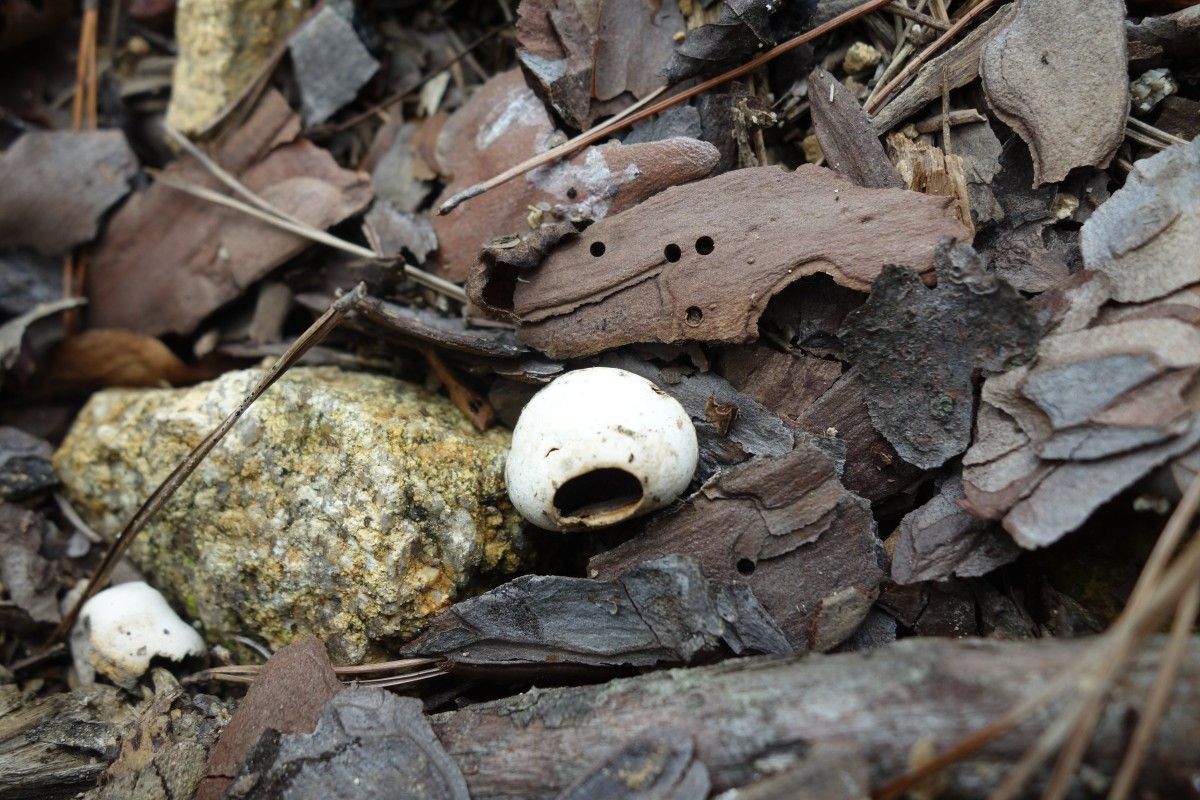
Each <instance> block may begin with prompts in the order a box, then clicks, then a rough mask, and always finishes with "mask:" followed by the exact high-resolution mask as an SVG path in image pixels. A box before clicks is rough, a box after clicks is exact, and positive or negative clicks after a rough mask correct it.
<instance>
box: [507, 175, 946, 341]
mask: <svg viewBox="0 0 1200 800" xmlns="http://www.w3.org/2000/svg"><path fill="white" fill-rule="evenodd" d="M731 205H736V206H737V208H738V209H739V212H738V214H736V215H731V214H730V213H729V208H730V206H731ZM964 234H965V231H964V230H963V228H962V225H961V223H959V222H958V220H957V219H956V218H955V217H954V211H953V202H952V201H951V200H950V199H949V198H943V197H933V196H930V195H922V194H918V193H916V192H906V191H902V190H899V189H864V188H862V187H859V186H855V185H854V184H852V183H850V182H849V181H846V180H844V179H843V178H841V177H839V176H838V175H837V173H835V172H833V171H832V170H828V169H823V168H821V167H815V166H812V165H805V166H802V167H800V168H799V169H798V170H796V171H795V172H788V171H786V170H783V169H781V168H779V167H757V168H753V169H742V170H735V171H733V172H727V173H725V174H723V175H718V176H716V177H713V178H708V179H706V180H703V181H697V182H695V183H692V184H688V185H686V186H677V187H673V188H671V189H668V190H667V191H665V192H662V193H661V194H659V195H656V196H655V197H652V198H650V199H649V200H646V201H644V202H643V203H641V204H640V205H638V206H636V207H635V208H632V209H630V210H628V211H625V212H623V213H621V214H618V215H616V216H611V217H608V218H606V219H603V220H601V221H599V222H597V223H596V224H594V225H592V226H591V227H590V228H588V229H587V230H586V231H584V232H583V233H582V234H580V236H579V238H578V239H575V240H573V241H571V242H569V243H567V244H566V245H564V246H562V247H559V248H558V249H556V250H555V251H554V252H552V253H551V254H550V255H549V256H548V257H547V258H546V260H545V261H544V262H543V263H542V265H541V266H540V267H538V268H537V269H536V270H535V271H533V272H532V274H531V275H529V276H528V280H527V281H526V282H524V283H520V284H518V285H517V287H516V290H515V292H514V294H513V301H514V308H513V310H514V313H515V314H516V316H517V318H518V320H519V321H520V326H519V328H518V336H519V337H520V338H521V340H522V341H524V342H525V343H526V344H528V345H530V346H531V347H534V348H536V349H538V350H540V351H542V352H543V353H546V354H547V355H549V356H551V357H552V358H574V357H579V356H585V355H590V354H593V353H597V352H600V351H602V350H606V349H609V348H613V347H618V346H620V345H623V344H632V343H637V342H662V343H672V342H682V341H707V342H727V343H740V342H747V341H752V340H754V339H756V338H757V337H758V319H759V317H760V316H761V315H762V313H763V311H764V309H765V308H766V307H767V304H768V302H769V301H770V300H771V298H772V297H773V296H774V295H776V294H777V293H778V292H780V291H781V290H782V289H783V288H784V287H786V286H787V285H788V284H790V283H792V282H794V281H796V280H798V279H799V278H801V277H803V276H805V275H811V274H813V273H816V272H824V273H827V274H829V275H831V276H832V277H833V278H834V280H836V281H837V282H838V283H841V284H843V285H845V286H849V287H850V288H853V289H860V290H865V289H868V288H869V287H870V285H871V283H872V282H873V281H874V280H875V278H876V277H877V276H878V275H879V274H880V272H881V271H882V270H883V268H884V266H885V265H887V264H894V263H897V262H898V263H902V264H906V265H909V266H911V267H912V268H913V269H915V270H917V271H918V272H921V273H925V272H927V271H928V270H929V269H930V268H931V267H932V265H933V250H934V247H935V245H936V243H937V241H938V240H939V239H940V238H941V237H943V236H957V237H961V236H963V235H964ZM735 265H736V266H735Z"/></svg>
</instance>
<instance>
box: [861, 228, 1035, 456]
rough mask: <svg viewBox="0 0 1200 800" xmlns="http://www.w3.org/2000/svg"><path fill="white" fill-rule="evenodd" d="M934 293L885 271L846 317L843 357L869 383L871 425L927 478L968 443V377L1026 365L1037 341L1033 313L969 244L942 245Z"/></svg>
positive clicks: (900, 273)
mask: <svg viewBox="0 0 1200 800" xmlns="http://www.w3.org/2000/svg"><path fill="white" fill-rule="evenodd" d="M937 275H938V286H937V288H936V289H928V288H927V287H926V286H925V285H924V284H923V283H921V280H920V279H919V278H918V277H917V276H916V275H915V274H914V273H912V272H910V271H908V270H906V269H902V268H900V267H889V268H888V269H887V270H885V271H884V273H883V275H882V276H881V277H880V278H879V279H878V280H877V281H876V282H875V286H874V288H873V289H872V290H871V296H870V298H869V299H868V300H867V302H866V303H865V304H864V305H863V306H862V308H859V309H857V310H855V311H852V312H851V313H850V315H849V316H848V317H847V318H846V325H845V326H844V327H843V328H842V332H841V338H842V341H843V342H845V344H846V357H847V358H848V359H849V360H850V361H851V362H853V363H854V364H855V365H856V366H857V367H858V368H859V369H860V370H862V372H863V375H864V377H865V378H866V382H867V391H866V397H867V408H869V409H870V412H871V421H872V422H874V423H875V427H877V428H878V429H879V431H880V433H882V434H883V435H884V436H885V437H886V438H887V440H888V441H889V442H891V443H892V445H893V446H894V447H895V448H896V451H897V452H898V453H899V454H900V456H901V457H902V458H904V460H906V461H908V462H909V463H910V464H914V465H916V466H918V467H921V468H923V469H933V468H934V467H938V466H941V465H942V464H943V463H945V461H946V460H947V459H949V458H952V457H953V456H956V455H958V454H959V453H961V452H962V451H963V450H965V449H966V448H967V445H968V444H969V443H970V440H971V420H972V417H973V408H974V388H973V386H972V377H973V375H974V374H975V371H976V370H979V369H983V370H987V371H991V372H999V371H1001V370H1004V369H1008V368H1011V367H1012V366H1014V365H1015V364H1020V363H1023V362H1025V361H1028V360H1029V359H1030V358H1032V357H1033V355H1034V353H1035V352H1036V347H1037V341H1038V338H1039V336H1040V334H1041V330H1040V327H1039V325H1038V323H1037V319H1036V317H1035V316H1034V313H1033V310H1032V309H1031V308H1030V307H1029V306H1028V305H1027V304H1026V302H1025V301H1024V299H1022V297H1021V295H1020V294H1019V293H1018V292H1017V291H1016V290H1015V289H1013V288H1012V287H1011V286H1009V285H1008V284H1007V283H1005V282H1003V281H1001V280H999V279H997V278H996V277H995V276H994V275H991V274H990V273H989V272H988V271H987V270H986V268H985V267H984V264H983V260H982V258H980V256H979V255H978V254H977V253H976V252H975V251H974V250H972V249H971V248H970V246H969V245H961V244H959V245H956V244H953V243H951V242H943V243H942V244H941V245H939V247H938V254H937Z"/></svg>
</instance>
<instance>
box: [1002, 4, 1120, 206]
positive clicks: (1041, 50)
mask: <svg viewBox="0 0 1200 800" xmlns="http://www.w3.org/2000/svg"><path fill="white" fill-rule="evenodd" d="M1126 69H1127V65H1126V59H1125V4H1124V3H1123V2H1121V0H1025V1H1024V2H1022V3H1021V4H1020V7H1019V8H1018V9H1017V11H1016V14H1015V15H1014V16H1013V20H1012V23H1011V24H1009V25H1008V26H1007V27H1006V28H1005V29H1004V30H1003V31H1002V32H1000V33H999V34H998V35H997V36H995V37H994V38H993V39H992V40H991V41H990V42H988V44H987V45H986V46H985V47H984V49H983V54H982V56H981V58H980V61H979V73H980V76H981V77H982V78H983V88H984V91H985V92H987V97H988V104H989V105H990V106H991V107H992V110H993V111H994V112H995V113H996V116H998V117H999V118H1000V119H1001V120H1002V121H1003V122H1004V123H1005V124H1006V125H1008V126H1009V127H1010V128H1012V129H1013V130H1015V131H1016V132H1017V133H1018V134H1020V136H1021V138H1022V139H1024V140H1025V143H1026V144H1027V145H1029V150H1030V152H1031V153H1032V154H1033V163H1034V184H1035V185H1041V184H1044V183H1049V182H1052V181H1060V180H1062V179H1063V178H1065V177H1066V176H1067V173H1068V172H1070V171H1071V170H1072V169H1074V168H1075V167H1081V166H1085V165H1091V166H1100V167H1105V166H1108V162H1109V160H1110V159H1111V158H1112V155H1113V152H1114V151H1115V150H1116V149H1117V146H1118V145H1119V144H1121V141H1122V139H1123V138H1124V135H1125V117H1126V115H1127V114H1128V112H1129V78H1128V76H1127V74H1126Z"/></svg>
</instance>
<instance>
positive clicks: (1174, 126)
mask: <svg viewBox="0 0 1200 800" xmlns="http://www.w3.org/2000/svg"><path fill="white" fill-rule="evenodd" d="M1197 20H1198V21H1197V26H1196V27H1197V30H1198V31H1200V12H1197ZM1154 127H1156V128H1158V129H1159V130H1161V131H1166V132H1167V133H1169V134H1171V135H1173V136H1178V137H1179V138H1180V139H1187V140H1188V141H1191V140H1192V139H1195V138H1196V137H1197V136H1200V102H1197V101H1195V100H1191V99H1188V98H1186V97H1180V96H1179V95H1171V96H1170V97H1168V98H1167V99H1166V100H1163V101H1162V105H1161V106H1159V112H1158V117H1157V118H1156V119H1155V120H1154Z"/></svg>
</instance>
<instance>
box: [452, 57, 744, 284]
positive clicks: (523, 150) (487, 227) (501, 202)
mask: <svg viewBox="0 0 1200 800" xmlns="http://www.w3.org/2000/svg"><path fill="white" fill-rule="evenodd" d="M554 135H555V132H554V126H553V123H552V122H551V121H550V117H549V115H548V114H547V113H546V109H545V108H544V107H543V106H542V102H541V101H540V100H539V99H538V98H537V96H536V95H535V94H534V93H533V91H532V90H530V89H529V87H527V86H526V85H525V82H524V80H523V79H522V77H521V74H520V72H519V71H517V70H512V71H509V72H505V73H501V74H500V75H497V76H496V77H494V78H492V79H491V80H489V81H488V82H487V83H485V84H484V85H483V86H482V87H480V89H479V90H478V91H477V92H476V93H475V95H474V96H473V97H472V98H471V100H470V102H468V103H467V104H466V105H465V106H463V107H462V108H461V109H459V110H458V111H457V112H456V113H455V114H453V115H452V116H451V117H450V118H449V119H448V120H447V121H446V124H445V125H444V126H443V127H442V130H441V133H440V134H439V135H438V162H439V163H440V164H441V166H442V169H443V171H444V172H445V173H447V174H448V175H449V176H450V178H451V179H450V180H449V181H448V182H447V185H446V188H445V190H444V191H443V193H442V195H441V197H440V198H439V199H438V200H437V203H435V205H436V204H440V203H441V202H442V201H443V200H445V199H446V198H448V197H450V196H451V195H453V194H455V193H457V192H459V191H460V190H462V189H465V188H467V187H468V186H471V185H472V184H475V183H477V182H479V181H481V180H485V179H487V178H490V177H492V176H493V175H495V174H496V173H498V172H500V171H502V170H505V169H507V168H509V167H511V166H513V165H514V164H517V163H519V162H521V161H524V160H525V159H526V158H528V157H529V156H532V155H535V154H536V153H540V152H543V151H545V150H548V149H549V148H550V146H551V145H552V144H553V143H554ZM719 157H720V155H719V153H718V152H717V150H716V148H715V147H713V146H712V145H710V144H708V143H706V142H700V141H697V140H695V139H685V138H675V139H665V140H661V141H656V142H646V143H643V144H635V145H623V144H619V143H611V144H606V145H601V146H600V147H589V148H587V149H586V150H584V151H583V152H581V153H579V154H578V155H576V156H575V157H574V158H572V159H569V160H567V161H563V162H560V163H558V164H552V165H547V166H544V167H539V168H537V169H535V170H531V171H530V172H528V173H527V174H525V175H524V176H522V177H520V178H516V179H514V180H511V181H509V182H508V183H505V184H503V185H502V186H498V187H497V188H496V189H494V190H492V191H490V192H487V193H486V194H483V195H480V196H479V197H477V198H475V199H474V200H472V201H471V202H470V203H464V204H462V205H460V206H458V207H456V208H455V209H454V210H453V211H451V212H450V213H449V214H445V215H440V216H436V217H434V219H433V227H434V230H435V231H436V232H437V237H438V243H439V245H440V248H441V249H440V254H439V261H440V262H441V272H442V274H443V275H445V276H446V277H448V278H450V279H452V280H465V279H466V278H467V277H468V276H469V275H470V274H471V270H472V269H473V268H474V266H475V264H476V262H477V261H478V257H479V251H480V248H482V247H483V246H484V245H486V244H487V243H488V242H490V241H492V240H493V239H495V238H497V237H500V236H507V235H510V234H516V233H519V232H521V231H526V230H529V229H530V227H531V223H530V221H529V216H530V208H531V207H536V208H538V209H539V212H538V214H539V215H540V216H541V217H542V220H543V222H546V223H552V222H554V221H555V220H556V219H557V220H567V221H572V222H577V221H582V220H598V219H603V218H604V217H606V216H608V215H611V214H616V213H618V212H620V211H623V210H625V209H627V208H630V207H632V206H635V205H637V204H638V203H640V202H641V201H643V200H645V199H646V198H647V197H650V196H651V195H653V194H656V193H658V192H661V191H662V190H663V189H665V188H667V187H668V186H674V185H676V184H680V183H687V182H688V181H693V180H696V179H697V178H703V177H704V176H705V175H708V174H709V173H710V172H712V170H713V168H714V167H715V166H716V165H717V161H718V159H719Z"/></svg>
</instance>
